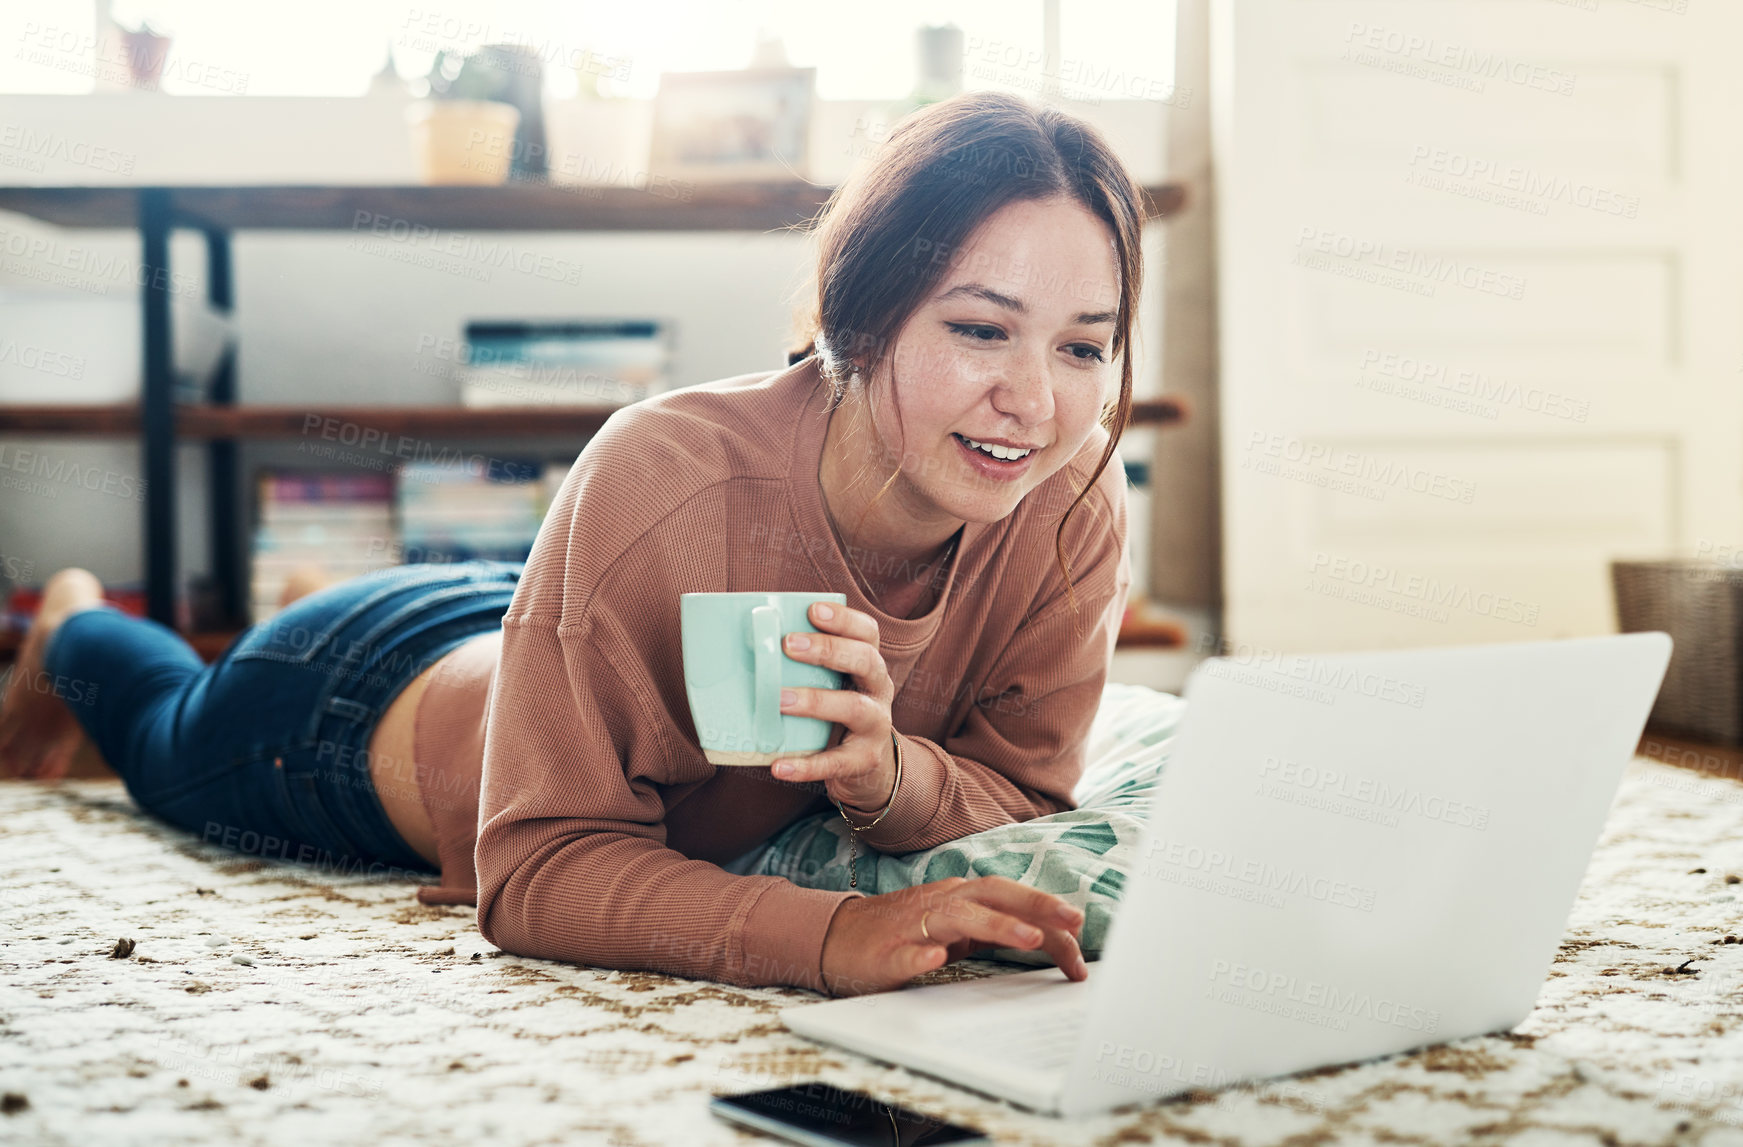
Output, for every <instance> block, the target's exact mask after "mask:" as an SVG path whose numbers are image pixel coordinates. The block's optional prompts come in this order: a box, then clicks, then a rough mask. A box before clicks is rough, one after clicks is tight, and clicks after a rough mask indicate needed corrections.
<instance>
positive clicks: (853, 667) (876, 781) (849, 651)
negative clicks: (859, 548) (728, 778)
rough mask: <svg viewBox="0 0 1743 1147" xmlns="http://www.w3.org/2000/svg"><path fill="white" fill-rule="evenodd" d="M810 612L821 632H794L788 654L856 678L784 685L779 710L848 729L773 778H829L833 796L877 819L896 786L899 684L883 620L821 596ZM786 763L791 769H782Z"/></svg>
mask: <svg viewBox="0 0 1743 1147" xmlns="http://www.w3.org/2000/svg"><path fill="white" fill-rule="evenodd" d="M807 616H808V617H809V618H810V620H811V624H812V625H815V626H816V627H817V628H818V629H819V630H822V632H821V633H789V634H788V635H787V637H786V640H785V642H784V651H785V652H786V654H787V656H788V657H791V658H792V659H793V660H795V661H806V662H809V663H811V664H813V665H822V666H824V667H825V668H828V669H835V670H839V671H840V672H842V673H845V674H847V675H848V676H849V677H850V678H852V680H853V685H852V687H850V688H841V689H806V688H789V689H782V690H781V712H782V713H786V714H790V715H792V716H795V717H816V718H819V719H820V720H824V721H834V722H836V723H837V724H839V725H841V726H842V728H843V729H844V730H845V733H844V734H843V736H842V738H841V740H840V742H839V743H837V744H836V745H834V746H833V747H831V748H828V749H825V750H823V751H822V752H820V753H815V754H813V755H811V756H809V757H797V758H783V759H781V760H778V761H776V762H775V763H774V766H773V768H774V775H775V776H776V777H778V778H780V779H781V780H784V781H819V780H820V781H823V782H825V787H826V788H827V789H828V790H829V795H830V796H831V797H833V798H834V799H835V800H837V801H839V802H841V803H842V804H844V805H847V806H849V807H850V808H852V809H858V810H861V811H864V812H865V814H866V815H867V816H876V815H877V814H878V813H879V812H881V811H882V810H883V808H884V806H885V805H886V804H888V803H889V800H890V794H891V790H892V789H893V788H894V787H895V784H896V747H895V745H894V744H893V743H892V742H891V740H890V703H891V702H892V701H893V700H894V699H895V696H896V686H895V682H893V681H891V680H890V672H889V669H888V667H887V666H885V665H884V655H883V654H882V653H880V652H879V651H878V623H877V620H876V619H875V618H873V617H872V616H871V615H870V614H868V613H864V612H862V611H860V610H857V609H850V608H848V607H847V606H844V605H837V604H835V603H834V602H821V601H820V602H814V603H812V605H811V609H810V612H809V614H808V615H807ZM801 642H803V643H804V645H805V647H804V648H801V647H800V644H799V643H801ZM789 698H791V700H790V701H789ZM783 767H787V768H790V769H791V771H790V772H783V771H782V770H783Z"/></svg>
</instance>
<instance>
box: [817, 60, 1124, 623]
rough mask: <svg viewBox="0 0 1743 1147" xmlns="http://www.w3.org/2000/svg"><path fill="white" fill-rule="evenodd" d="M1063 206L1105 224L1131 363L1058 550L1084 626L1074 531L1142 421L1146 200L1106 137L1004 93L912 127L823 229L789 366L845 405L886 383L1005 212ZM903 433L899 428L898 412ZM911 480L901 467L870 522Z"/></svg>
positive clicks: (830, 205)
mask: <svg viewBox="0 0 1743 1147" xmlns="http://www.w3.org/2000/svg"><path fill="white" fill-rule="evenodd" d="M1059 196H1063V197H1066V198H1069V199H1072V200H1075V201H1076V202H1078V203H1080V204H1082V205H1083V206H1084V207H1085V208H1086V209H1087V210H1089V212H1090V213H1091V214H1093V215H1095V216H1096V217H1097V218H1099V219H1101V220H1102V221H1103V222H1105V223H1106V224H1108V227H1109V229H1110V230H1111V231H1112V232H1113V240H1114V248H1115V251H1116V253H1117V255H1118V256H1119V265H1120V302H1119V309H1118V311H1117V312H1116V318H1115V320H1114V338H1113V345H1112V351H1113V353H1115V354H1118V355H1119V357H1120V394H1119V398H1118V399H1116V400H1114V401H1112V402H1109V403H1108V404H1107V405H1106V406H1104V407H1103V408H1102V415H1101V420H1100V421H1101V424H1102V426H1103V427H1104V428H1106V429H1107V430H1108V432H1109V433H1108V444H1107V448H1106V449H1105V450H1103V451H1102V456H1101V461H1100V462H1099V463H1098V464H1097V466H1096V468H1095V473H1094V474H1092V475H1090V479H1089V482H1088V483H1087V484H1086V485H1085V486H1084V487H1083V489H1081V490H1078V491H1077V497H1076V498H1074V499H1073V500H1072V502H1071V505H1070V506H1068V507H1066V510H1065V513H1064V514H1063V515H1062V516H1061V517H1060V519H1059V529H1058V531H1057V533H1056V534H1055V535H1054V539H1053V546H1054V552H1055V554H1056V555H1057V558H1058V561H1059V569H1060V572H1061V573H1063V574H1064V576H1065V587H1066V592H1067V594H1068V595H1069V596H1070V600H1071V605H1072V609H1073V611H1074V612H1075V610H1076V608H1077V595H1076V594H1075V593H1074V592H1072V585H1071V563H1070V561H1069V560H1068V559H1067V558H1066V556H1065V540H1064V539H1065V525H1066V523H1067V522H1068V521H1069V520H1070V518H1071V514H1072V511H1074V510H1076V509H1077V506H1078V503H1079V502H1082V501H1083V499H1084V497H1085V496H1087V495H1088V493H1089V491H1090V488H1091V487H1093V486H1094V485H1095V483H1096V480H1097V479H1099V478H1100V477H1101V474H1102V471H1103V470H1105V469H1106V468H1107V464H1108V460H1109V459H1110V458H1112V457H1113V453H1114V450H1115V448H1116V447H1117V446H1118V445H1119V440H1120V434H1121V432H1122V431H1123V430H1124V428H1125V426H1126V423H1127V421H1128V420H1129V419H1130V417H1131V411H1132V356H1131V336H1132V325H1133V316H1134V315H1135V314H1136V312H1137V303H1138V292H1139V289H1140V287H1141V285H1142V282H1143V251H1142V248H1141V245H1140V242H1139V239H1140V233H1141V228H1142V224H1143V218H1144V216H1143V206H1142V203H1143V200H1142V198H1141V193H1140V192H1139V189H1138V185H1137V182H1136V181H1135V180H1134V179H1133V178H1132V176H1131V173H1130V172H1129V171H1128V170H1127V169H1126V166H1125V164H1124V163H1122V162H1121V161H1120V159H1119V157H1118V156H1117V155H1115V154H1114V150H1113V148H1112V147H1110V146H1109V145H1108V142H1107V140H1106V139H1105V138H1103V136H1102V135H1101V133H1100V132H1099V131H1097V130H1096V129H1095V128H1094V127H1093V126H1091V125H1090V124H1088V123H1085V122H1084V121H1082V120H1080V119H1077V118H1076V117H1075V116H1071V115H1068V114H1067V113H1065V112H1062V111H1059V110H1058V109H1056V108H1050V107H1038V106H1036V105H1034V104H1031V103H1029V102H1028V101H1026V100H1024V99H1022V98H1020V97H1018V96H1013V95H1005V94H1002V93H995V92H967V93H964V94H962V95H958V96H953V97H952V98H950V99H947V100H944V101H942V102H940V103H936V104H932V105H930V106H927V107H924V108H921V109H920V110H918V111H916V112H914V113H912V114H911V115H909V116H907V117H906V118H904V119H903V120H902V121H901V122H900V123H898V124H897V125H896V126H895V127H894V128H892V129H891V131H890V134H889V139H888V141H887V142H886V143H885V145H884V147H883V148H882V149H881V150H880V151H879V152H878V154H877V155H876V156H875V157H874V158H873V159H872V160H871V162H869V163H867V164H866V165H865V166H863V167H862V168H860V169H859V170H858V171H857V172H855V173H854V175H853V176H851V177H850V178H849V179H848V180H847V182H845V183H843V184H842V185H841V186H840V187H838V188H836V190H835V193H834V194H833V195H831V196H830V197H829V201H828V202H827V203H826V204H824V206H823V209H822V210H821V211H820V212H819V213H818V216H817V218H816V219H815V220H813V222H812V225H811V230H812V233H813V234H814V235H815V238H816V241H817V266H816V279H815V287H816V293H815V296H814V298H813V301H812V302H811V303H810V305H809V307H808V308H807V309H806V310H805V311H804V313H803V316H802V318H801V320H800V337H799V342H798V345H797V346H796V347H795V348H794V349H793V350H792V351H791V352H790V353H789V354H788V356H787V361H788V363H789V364H792V363H797V362H800V361H802V360H804V359H805V358H808V357H810V356H811V355H813V354H815V355H817V356H818V359H819V365H820V366H821V368H822V371H823V374H824V377H825V378H826V379H827V380H828V381H829V384H830V386H831V388H832V389H833V390H834V402H835V403H839V402H840V401H841V399H842V398H843V396H844V395H845V393H846V385H847V380H848V379H849V378H852V377H854V376H856V375H857V376H862V377H864V378H866V379H867V380H869V379H870V378H871V377H873V375H875V373H876V371H877V368H878V367H879V366H880V365H881V364H882V363H883V362H884V361H885V360H886V359H887V358H888V355H889V351H890V347H891V345H892V344H893V342H894V340H895V337H896V335H897V334H898V333H899V332H900V331H901V329H902V327H903V326H904V325H905V324H906V323H907V321H908V319H909V318H910V317H911V316H912V315H913V314H914V312H915V311H916V310H918V309H919V307H920V305H921V304H922V303H923V302H924V301H925V300H926V299H927V298H928V297H929V296H930V295H931V293H932V291H933V290H934V289H935V288H936V287H937V285H938V282H939V280H940V279H941V278H942V277H943V275H944V272H945V271H946V270H947V269H948V266H949V262H950V257H951V256H952V255H954V254H955V253H956V252H958V251H960V250H962V247H963V245H964V244H965V243H966V242H967V240H968V239H969V238H970V236H971V235H972V234H973V232H974V231H975V229H976V228H977V227H979V226H980V224H981V223H983V222H985V221H986V219H987V218H988V217H989V216H991V215H992V214H993V213H995V212H997V211H998V210H999V209H1000V208H1002V207H1004V206H1006V205H1007V204H1010V203H1016V202H1020V201H1023V200H1038V199H1051V198H1055V197H1059ZM893 397H894V395H892V398H893ZM897 419H898V425H900V402H899V400H897ZM897 457H898V458H899V457H901V455H900V453H899V452H898V454H897ZM900 473H901V467H900V464H899V463H898V465H897V468H896V470H894V471H893V472H892V473H891V474H890V477H889V479H888V480H887V481H886V482H885V483H884V485H883V487H882V488H881V489H880V490H879V491H878V493H877V495H876V497H874V498H873V499H872V500H871V502H870V503H868V505H867V512H869V510H870V508H871V506H872V505H875V504H876V503H877V501H878V499H879V498H882V497H883V496H884V493H885V492H886V491H888V490H889V488H890V486H891V485H892V484H893V483H894V482H895V480H896V476H897V475H898V474H900ZM861 521H862V522H863V521H864V516H863V515H862V516H861ZM854 532H855V533H857V532H858V527H857V526H856V527H855V531H854Z"/></svg>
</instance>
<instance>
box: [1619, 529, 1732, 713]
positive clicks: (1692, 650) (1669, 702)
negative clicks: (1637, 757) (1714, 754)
mask: <svg viewBox="0 0 1743 1147" xmlns="http://www.w3.org/2000/svg"><path fill="white" fill-rule="evenodd" d="M1610 580H1611V582H1612V583H1613V584H1614V586H1615V589H1616V621H1617V625H1618V628H1620V629H1621V630H1622V632H1624V633H1640V632H1645V631H1648V630H1655V629H1657V630H1663V631H1664V632H1665V633H1668V634H1670V637H1671V640H1672V641H1673V642H1674V643H1675V648H1674V649H1673V650H1672V651H1671V655H1670V667H1669V668H1668V669H1667V670H1666V671H1665V675H1664V687H1663V688H1662V689H1660V690H1659V691H1658V701H1657V703H1656V704H1654V705H1653V707H1652V716H1651V717H1650V718H1648V720H1647V728H1649V729H1651V730H1653V731H1654V732H1658V733H1664V734H1667V735H1669V736H1676V737H1686V738H1688V739H1690V740H1695V741H1703V742H1706V743H1709V744H1718V745H1740V744H1743V691H1740V690H1739V687H1738V682H1739V669H1738V664H1739V656H1738V654H1739V647H1740V646H1743V569H1740V568H1737V567H1734V566H1722V565H1716V564H1714V563H1712V562H1696V561H1659V562H1611V563H1610Z"/></svg>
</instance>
